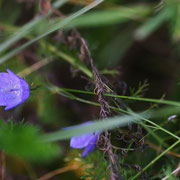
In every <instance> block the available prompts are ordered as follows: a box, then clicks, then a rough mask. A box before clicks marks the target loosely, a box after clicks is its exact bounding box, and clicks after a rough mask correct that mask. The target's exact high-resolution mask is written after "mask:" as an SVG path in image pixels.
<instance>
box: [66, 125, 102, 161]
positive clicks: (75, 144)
mask: <svg viewBox="0 0 180 180" xmlns="http://www.w3.org/2000/svg"><path fill="white" fill-rule="evenodd" d="M88 123H92V121H88V122H85V123H82V124H80V125H76V126H71V127H66V128H63V129H71V128H74V127H80V126H84V125H85V124H88ZM98 135H99V131H96V132H95V133H94V132H90V133H86V134H83V135H80V136H74V137H72V138H71V141H70V147H72V148H79V149H80V148H85V149H84V151H83V153H82V157H85V156H86V155H87V154H89V153H90V152H91V151H92V150H93V149H94V148H95V147H96V141H97V138H98Z"/></svg>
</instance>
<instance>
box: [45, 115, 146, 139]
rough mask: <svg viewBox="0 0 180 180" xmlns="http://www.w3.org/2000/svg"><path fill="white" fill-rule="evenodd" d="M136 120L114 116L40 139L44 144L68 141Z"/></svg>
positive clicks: (131, 116) (135, 118)
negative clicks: (74, 137)
mask: <svg viewBox="0 0 180 180" xmlns="http://www.w3.org/2000/svg"><path fill="white" fill-rule="evenodd" d="M141 116H143V117H145V114H141ZM136 120H137V116H134V115H125V116H116V117H113V118H108V119H105V120H101V121H95V122H93V123H91V124H87V125H84V126H83V127H75V128H71V129H67V130H60V131H57V132H53V133H49V134H46V135H44V136H43V137H42V140H43V141H45V142H51V141H58V140H63V139H68V138H71V137H73V136H77V135H81V134H84V133H88V132H93V131H96V130H99V131H103V130H106V129H113V128H117V127H122V126H125V125H126V124H128V123H130V122H133V121H136Z"/></svg>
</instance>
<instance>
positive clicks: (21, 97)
mask: <svg viewBox="0 0 180 180" xmlns="http://www.w3.org/2000/svg"><path fill="white" fill-rule="evenodd" d="M7 72H8V73H0V106H6V108H5V110H8V109H11V108H13V107H15V106H17V105H19V104H21V103H22V102H24V101H25V100H26V99H27V98H28V97H29V86H28V84H27V83H26V81H25V80H23V79H22V78H20V77H19V76H17V75H16V74H14V73H13V72H12V71H10V70H9V69H7Z"/></svg>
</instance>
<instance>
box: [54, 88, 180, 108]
mask: <svg viewBox="0 0 180 180" xmlns="http://www.w3.org/2000/svg"><path fill="white" fill-rule="evenodd" d="M57 88H59V87H57ZM59 89H62V90H65V91H68V92H75V93H83V94H90V95H95V93H94V92H91V91H83V90H77V89H69V88H59ZM103 95H104V96H109V97H115V98H122V99H130V100H135V101H145V102H151V103H159V104H166V105H172V106H180V102H177V101H169V100H163V99H151V98H141V97H133V96H121V95H115V94H103Z"/></svg>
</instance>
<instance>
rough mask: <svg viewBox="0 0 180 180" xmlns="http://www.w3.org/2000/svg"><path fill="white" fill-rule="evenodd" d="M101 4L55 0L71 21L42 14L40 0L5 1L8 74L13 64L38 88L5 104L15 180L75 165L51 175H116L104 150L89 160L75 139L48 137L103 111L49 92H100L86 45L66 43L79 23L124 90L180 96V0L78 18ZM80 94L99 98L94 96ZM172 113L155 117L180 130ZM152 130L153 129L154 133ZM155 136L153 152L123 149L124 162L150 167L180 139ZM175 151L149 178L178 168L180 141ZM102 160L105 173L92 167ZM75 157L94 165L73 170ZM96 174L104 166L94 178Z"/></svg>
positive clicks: (117, 4) (124, 2)
mask: <svg viewBox="0 0 180 180" xmlns="http://www.w3.org/2000/svg"><path fill="white" fill-rule="evenodd" d="M92 2H93V1H91V0H69V1H65V0H62V1H52V4H53V6H55V7H56V8H57V9H58V10H59V11H60V12H62V13H63V14H65V16H66V17H72V18H69V19H68V18H67V19H66V22H64V21H63V20H62V21H60V18H59V17H58V16H57V15H55V14H52V15H50V16H48V17H45V16H41V14H40V8H39V6H40V5H39V1H36V0H8V1H5V0H0V71H1V72H5V71H6V69H7V68H9V69H11V70H12V71H13V72H15V73H16V74H18V73H19V74H18V75H19V76H21V77H24V78H25V80H26V81H27V82H28V84H29V86H30V88H31V89H32V90H31V93H30V97H29V98H28V99H27V100H26V101H25V102H24V103H23V104H21V105H19V106H18V107H16V108H14V109H12V110H10V111H4V107H1V108H0V119H1V126H0V144H1V145H0V147H1V149H5V152H7V154H6V161H7V163H6V178H7V179H19V180H23V179H37V178H39V177H41V176H42V175H44V174H47V173H48V172H51V171H53V170H55V169H61V168H64V167H69V170H67V172H64V173H59V174H58V175H56V176H53V177H52V178H51V179H70V178H71V179H74V180H75V179H80V177H81V176H83V175H85V174H89V176H90V179H93V178H94V179H98V180H99V179H103V178H104V179H107V175H106V174H104V172H105V171H106V169H107V167H108V164H107V162H106V161H105V160H104V159H103V153H102V152H101V151H100V152H99V151H98V150H95V151H94V152H93V153H92V154H91V155H90V156H89V157H87V159H82V158H81V157H80V152H81V150H77V151H76V150H72V149H71V148H69V140H66V141H60V142H57V143H56V144H55V143H53V144H49V143H47V144H46V143H41V142H40V137H41V134H42V133H48V132H52V131H57V130H60V129H61V128H63V127H66V126H70V125H75V124H79V123H82V122H85V121H88V120H93V119H98V118H99V107H96V106H92V105H90V104H86V103H82V102H78V101H77V100H72V99H70V98H68V97H65V96H61V95H59V94H56V93H52V91H50V90H49V87H51V85H52V84H53V85H56V86H58V87H61V88H70V89H78V90H86V91H93V83H92V70H91V68H90V65H89V63H88V62H86V63H84V62H82V61H81V60H80V58H79V49H78V48H76V47H75V48H74V47H73V44H72V43H71V42H70V44H68V42H67V37H68V36H69V35H70V32H71V29H72V28H74V27H75V28H77V29H78V30H79V32H80V33H81V35H82V37H84V39H85V40H86V41H87V44H88V47H89V49H90V51H91V54H92V57H93V59H94V63H95V65H96V66H97V68H98V70H99V72H100V74H101V76H102V77H103V80H104V81H105V82H107V83H108V84H110V85H111V86H112V87H113V89H114V90H115V91H116V93H117V94H119V95H126V96H132V97H146V98H155V99H161V98H162V97H165V99H168V100H173V101H179V100H180V95H179V92H180V84H179V82H180V71H179V68H180V53H179V52H180V44H179V40H180V18H179V17H180V1H179V0H159V1H158V0H105V1H104V2H102V3H100V4H99V5H98V6H96V7H93V8H92V9H91V10H89V11H88V12H86V13H85V14H83V13H81V14H79V15H78V17H76V13H77V12H79V10H81V9H82V8H84V7H87V6H88V5H89V4H90V3H92ZM97 2H98V1H97ZM99 2H100V1H99ZM58 3H59V4H58ZM62 22H63V23H64V24H63V23H62ZM60 23H62V24H60ZM50 32H52V33H50ZM46 33H47V34H46ZM41 35H42V38H40V36H41ZM36 37H39V39H36ZM28 43H29V44H28ZM44 62H45V63H44ZM33 65H34V66H33ZM62 95H63V94H62ZM76 95H77V96H78V97H80V98H82V99H86V100H90V101H96V102H97V98H96V97H95V96H92V95H87V94H80V93H79V94H76ZM120 104H121V105H122V107H124V106H128V107H130V108H132V109H133V110H134V111H145V110H147V109H149V108H151V106H152V107H153V106H154V107H155V108H157V107H161V105H160V106H158V105H157V104H156V103H147V102H139V101H128V100H122V99H121V103H120ZM172 113H173V112H172ZM172 115H173V114H172ZM167 118H168V117H167V116H166V117H164V116H163V115H162V116H161V118H157V119H155V122H156V123H157V124H159V125H162V126H163V127H164V128H166V129H168V130H169V131H170V132H172V133H173V134H175V135H177V136H178V135H179V133H180V131H179V127H180V126H179V123H178V120H179V119H178V116H177V117H176V118H175V119H173V120H172V121H167ZM149 128H150V127H149ZM145 134H148V131H147V129H146V130H144V135H145ZM146 141H147V144H149V148H147V149H145V150H144V152H141V151H135V152H130V154H129V155H128V156H122V155H121V154H120V156H122V159H123V160H122V161H124V162H125V163H127V164H138V165H140V166H141V167H142V168H143V167H145V166H146V165H147V164H148V163H149V162H150V161H151V160H152V159H153V158H155V157H156V156H158V154H159V153H160V152H162V149H165V148H167V147H169V146H170V145H171V144H172V143H174V142H175V140H174V139H173V138H172V137H171V136H169V135H168V134H165V133H162V132H161V131H156V132H155V133H154V135H152V134H151V135H148V136H147V139H146ZM150 143H151V144H150ZM152 144H153V145H155V146H153V145H152ZM156 146H158V147H159V148H160V149H158V148H157V147H156ZM172 151H173V152H174V153H176V155H173V154H168V155H165V156H163V158H161V159H160V160H159V161H158V162H157V163H156V164H154V165H153V166H152V167H150V168H149V169H148V170H147V176H148V177H150V179H161V178H163V177H165V176H166V175H169V173H171V172H172V171H173V170H174V169H175V168H177V166H178V162H179V157H180V155H179V154H178V153H179V148H178V147H177V146H176V148H174V149H173V150H172ZM97 157H98V160H97V159H96V158H97ZM95 160H96V161H97V164H98V165H97V167H98V168H97V170H96V169H94V168H95V165H93V168H92V167H89V165H92V163H94V162H95ZM73 163H77V164H80V163H85V167H84V169H81V170H79V169H76V170H75V171H72V170H71V167H72V166H73ZM121 169H122V168H121ZM94 171H97V172H96V173H95V176H92V174H93V173H94ZM85 172H86V173H85ZM121 173H122V174H123V176H124V178H125V179H129V178H130V177H131V176H133V175H135V174H136V172H135V171H134V170H132V169H128V168H124V169H122V172H121ZM84 177H85V176H84ZM87 177H88V176H87ZM87 177H85V178H86V179H87ZM140 178H142V177H139V179H140ZM173 178H174V179H176V178H175V177H172V179H173ZM177 179H178V177H177ZM41 180H43V179H41Z"/></svg>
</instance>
